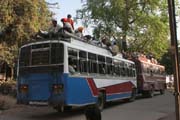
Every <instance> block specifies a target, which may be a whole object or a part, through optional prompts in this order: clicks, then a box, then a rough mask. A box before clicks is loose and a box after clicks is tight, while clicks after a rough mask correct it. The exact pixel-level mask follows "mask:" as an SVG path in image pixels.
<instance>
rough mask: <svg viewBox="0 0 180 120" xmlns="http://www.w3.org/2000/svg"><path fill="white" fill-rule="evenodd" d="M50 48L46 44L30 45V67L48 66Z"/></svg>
mask: <svg viewBox="0 0 180 120" xmlns="http://www.w3.org/2000/svg"><path fill="white" fill-rule="evenodd" d="M50 58H51V57H50V46H49V44H47V43H44V44H37V45H32V48H31V65H49V64H50Z"/></svg>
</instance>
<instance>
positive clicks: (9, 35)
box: [0, 0, 51, 68]
mask: <svg viewBox="0 0 180 120" xmlns="http://www.w3.org/2000/svg"><path fill="white" fill-rule="evenodd" d="M0 16H1V18H0V49H1V52H0V60H5V61H6V62H7V63H8V64H9V65H10V66H11V68H13V66H14V60H15V59H16V57H17V53H18V52H17V51H18V47H19V45H20V44H22V43H23V42H26V41H28V40H30V39H31V37H32V36H33V35H34V34H35V33H36V32H37V31H38V30H39V29H46V28H47V26H48V22H49V19H50V17H51V13H50V12H49V10H48V7H47V5H46V2H45V0H1V1H0Z"/></svg>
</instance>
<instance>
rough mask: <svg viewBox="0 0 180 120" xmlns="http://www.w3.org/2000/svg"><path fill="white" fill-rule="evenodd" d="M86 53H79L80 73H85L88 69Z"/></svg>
mask: <svg viewBox="0 0 180 120" xmlns="http://www.w3.org/2000/svg"><path fill="white" fill-rule="evenodd" d="M87 65H88V62H87V53H86V52H85V51H79V69H80V72H81V73H87V72H88V71H87V69H88V66H87Z"/></svg>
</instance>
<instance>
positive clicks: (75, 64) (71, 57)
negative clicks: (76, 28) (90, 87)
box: [68, 48, 79, 72]
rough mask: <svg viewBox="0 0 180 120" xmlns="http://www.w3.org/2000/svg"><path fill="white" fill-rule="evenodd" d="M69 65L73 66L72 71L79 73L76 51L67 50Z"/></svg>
mask: <svg viewBox="0 0 180 120" xmlns="http://www.w3.org/2000/svg"><path fill="white" fill-rule="evenodd" d="M68 56H69V65H71V64H72V65H73V69H74V70H75V71H76V72H79V60H78V50H76V49H73V48H68Z"/></svg>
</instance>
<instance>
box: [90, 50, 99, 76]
mask: <svg viewBox="0 0 180 120" xmlns="http://www.w3.org/2000/svg"><path fill="white" fill-rule="evenodd" d="M88 66H89V67H88V72H89V73H97V68H98V67H97V56H96V54H93V53H88Z"/></svg>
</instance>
